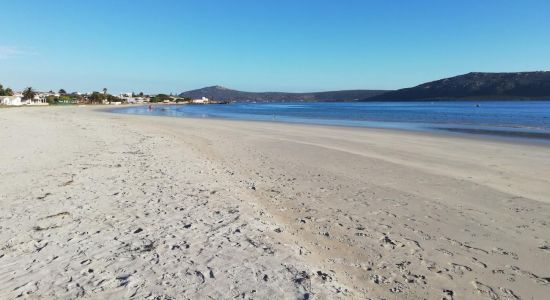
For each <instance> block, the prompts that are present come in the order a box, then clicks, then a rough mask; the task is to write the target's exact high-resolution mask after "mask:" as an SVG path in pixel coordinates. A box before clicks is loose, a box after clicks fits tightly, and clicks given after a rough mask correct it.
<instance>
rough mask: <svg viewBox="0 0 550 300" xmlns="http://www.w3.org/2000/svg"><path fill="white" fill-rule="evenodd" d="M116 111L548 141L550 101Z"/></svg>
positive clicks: (244, 105)
mask: <svg viewBox="0 0 550 300" xmlns="http://www.w3.org/2000/svg"><path fill="white" fill-rule="evenodd" d="M113 112H117V113H128V114H141V115H159V116H171V117H195V118H197V117H199V118H225V119H239V120H256V121H276V122H292V123H307V124H323V125H340V126H359V127H375V128H392V129H405V130H417V131H440V132H452V133H456V134H477V135H491V136H501V137H514V138H522V139H537V140H547V141H550V101H533V102H531V101H529V102H526V101H521V102H520V101H517V102H516V101H505V102H480V103H476V102H389V103H388V102H376V103H372V102H367V103H349V102H348V103H266V104H259V103H258V104H256V103H234V104H227V105H159V106H153V109H152V110H149V109H148V107H147V106H139V107H123V108H117V109H114V110H113Z"/></svg>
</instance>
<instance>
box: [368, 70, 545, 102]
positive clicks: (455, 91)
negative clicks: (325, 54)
mask: <svg viewBox="0 0 550 300" xmlns="http://www.w3.org/2000/svg"><path fill="white" fill-rule="evenodd" d="M445 99H448V100H461V99H471V100H474V99H475V100H512V99H518V100H528V99H549V100H550V72H520V73H468V74H465V75H460V76H456V77H451V78H446V79H441V80H437V81H432V82H428V83H423V84H421V85H419V86H416V87H412V88H406V89H400V90H396V91H390V92H387V93H384V94H380V95H375V96H372V97H367V98H366V99H364V100H363V101H392V100H393V101H398V100H445Z"/></svg>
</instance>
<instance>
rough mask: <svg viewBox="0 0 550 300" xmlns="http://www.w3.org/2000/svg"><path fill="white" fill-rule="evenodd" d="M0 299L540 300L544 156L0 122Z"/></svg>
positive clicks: (317, 129) (191, 129)
mask: <svg viewBox="0 0 550 300" xmlns="http://www.w3.org/2000/svg"><path fill="white" fill-rule="evenodd" d="M0 146H1V147H0V208H1V209H0V298H1V299H14V298H17V297H24V298H31V299H33V298H67V299H74V298H79V297H82V298H98V299H105V298H112V299H120V298H136V299H182V298H200V299H203V298H208V297H212V298H216V299H218V298H242V299H252V298H254V299H256V298H287V299H312V298H315V299H335V298H349V299H424V298H426V299H546V298H547V297H548V295H550V147H549V146H548V145H542V144H541V145H536V144H527V143H513V142H509V141H498V140H482V139H469V138H463V137H459V136H451V135H447V136H446V135H430V134H427V133H412V132H399V131H391V130H376V129H365V128H344V127H329V126H309V125H297V124H281V123H269V122H245V121H228V120H213V119H183V118H167V117H153V116H134V115H120V114H114V113H108V112H104V111H100V110H98V109H97V107H42V108H13V109H2V110H0Z"/></svg>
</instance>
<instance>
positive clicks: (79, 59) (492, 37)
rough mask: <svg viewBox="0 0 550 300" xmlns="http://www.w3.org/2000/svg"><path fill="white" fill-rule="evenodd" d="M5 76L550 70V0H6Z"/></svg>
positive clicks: (354, 84)
mask: <svg viewBox="0 0 550 300" xmlns="http://www.w3.org/2000/svg"><path fill="white" fill-rule="evenodd" d="M0 10H1V11H2V14H1V15H2V17H1V18H0V83H3V84H4V85H5V86H11V87H13V88H16V89H22V88H24V87H26V86H32V87H35V88H36V89H38V90H50V89H53V90H58V89H59V88H65V89H67V90H68V91H76V90H80V91H91V90H100V89H102V88H103V87H106V88H108V89H109V91H112V92H122V91H136V92H138V91H145V92H151V93H157V92H181V91H184V90H188V89H194V88H200V87H203V86H208V85H224V86H227V87H231V88H235V89H240V90H250V91H266V90H271V91H317V90H336V89H394V88H401V87H408V86H412V85H416V84H419V83H422V82H424V81H430V80H435V79H439V78H442V77H447V76H452V75H458V74H461V73H466V72H470V71H527V70H550V1H548V0H521V1H520V0H510V1H506V0H460V1H458V0H452V1H451V0H432V1H426V0H415V1H411V0H401V1H398V0H394V1H382V0H377V1H368V0H218V1H216V0H189V1H184V0H181V1H176V0H174V1H168V0H165V1H162V0H160V1H158V0H157V1H153V0H150V1H139V0H116V1H113V0H108V1H107V0H95V1H69V0H67V1H57V0H49V1H42V0H24V1H15V0H0Z"/></svg>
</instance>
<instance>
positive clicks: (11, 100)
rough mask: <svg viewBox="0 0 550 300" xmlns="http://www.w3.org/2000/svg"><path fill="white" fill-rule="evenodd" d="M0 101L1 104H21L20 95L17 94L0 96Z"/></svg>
mask: <svg viewBox="0 0 550 300" xmlns="http://www.w3.org/2000/svg"><path fill="white" fill-rule="evenodd" d="M0 103H2V104H3V105H15V106H20V105H23V103H22V102H21V97H19V96H0Z"/></svg>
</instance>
